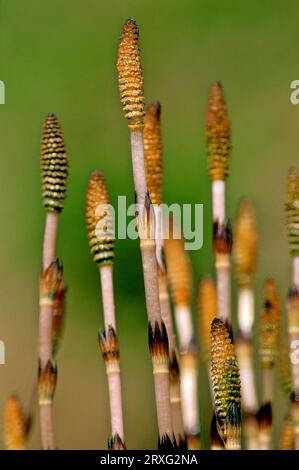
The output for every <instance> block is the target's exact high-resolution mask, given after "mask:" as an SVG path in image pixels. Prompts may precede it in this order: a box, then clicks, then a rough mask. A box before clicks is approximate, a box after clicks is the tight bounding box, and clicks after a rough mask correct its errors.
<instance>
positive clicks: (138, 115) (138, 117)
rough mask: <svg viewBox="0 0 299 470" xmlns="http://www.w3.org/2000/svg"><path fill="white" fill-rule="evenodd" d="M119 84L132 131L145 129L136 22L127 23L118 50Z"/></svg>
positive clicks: (125, 112) (124, 110) (131, 20)
mask: <svg viewBox="0 0 299 470" xmlns="http://www.w3.org/2000/svg"><path fill="white" fill-rule="evenodd" d="M116 68H117V72H118V84H119V93H120V99H121V103H122V106H123V112H124V116H125V118H127V119H128V121H129V124H128V126H129V128H130V129H138V128H140V127H143V125H144V123H143V118H144V103H145V100H144V96H143V74H142V66H141V55H140V47H139V30H138V26H137V24H136V21H135V20H133V19H129V20H127V21H126V22H125V25H124V28H123V34H122V37H121V40H120V44H119V48H118V61H117V66H116Z"/></svg>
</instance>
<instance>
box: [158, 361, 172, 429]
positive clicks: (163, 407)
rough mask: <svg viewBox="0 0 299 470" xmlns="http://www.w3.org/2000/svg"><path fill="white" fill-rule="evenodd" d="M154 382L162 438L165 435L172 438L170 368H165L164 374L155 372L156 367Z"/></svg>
mask: <svg viewBox="0 0 299 470" xmlns="http://www.w3.org/2000/svg"><path fill="white" fill-rule="evenodd" d="M154 382H155V394H156V406H157V419H158V429H159V435H160V437H162V436H163V434H168V435H169V436H170V437H171V436H172V420H171V407H170V399H169V397H170V387H169V372H168V367H165V371H164V372H162V371H161V372H155V367H154Z"/></svg>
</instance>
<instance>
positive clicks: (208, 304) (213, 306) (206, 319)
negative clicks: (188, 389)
mask: <svg viewBox="0 0 299 470" xmlns="http://www.w3.org/2000/svg"><path fill="white" fill-rule="evenodd" d="M216 314H217V293H216V287H215V284H214V282H213V281H212V279H211V278H210V277H208V276H206V277H204V278H202V280H201V281H200V284H199V291H198V316H199V325H200V340H201V341H200V342H201V351H202V354H203V359H204V360H205V361H206V362H209V361H210V356H211V324H212V321H213V319H214V318H215V316H216Z"/></svg>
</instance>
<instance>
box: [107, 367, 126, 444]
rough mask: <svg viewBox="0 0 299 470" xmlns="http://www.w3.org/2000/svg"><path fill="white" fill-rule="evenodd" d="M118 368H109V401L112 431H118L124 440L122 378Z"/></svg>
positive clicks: (113, 432)
mask: <svg viewBox="0 0 299 470" xmlns="http://www.w3.org/2000/svg"><path fill="white" fill-rule="evenodd" d="M116 369H118V370H114V371H113V372H109V368H107V375H108V388H109V401H110V416H111V431H112V435H114V434H116V433H117V434H118V435H119V436H120V438H121V440H122V441H123V442H124V425H123V413H122V396H121V380H120V371H119V368H118V367H117V368H116Z"/></svg>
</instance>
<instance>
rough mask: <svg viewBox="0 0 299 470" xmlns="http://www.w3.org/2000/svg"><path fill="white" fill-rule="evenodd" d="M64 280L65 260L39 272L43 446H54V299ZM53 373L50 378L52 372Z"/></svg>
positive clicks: (40, 407) (51, 448) (40, 405)
mask: <svg viewBox="0 0 299 470" xmlns="http://www.w3.org/2000/svg"><path fill="white" fill-rule="evenodd" d="M61 282H62V263H61V262H60V260H59V259H57V260H55V261H53V262H52V263H51V264H50V265H49V267H48V268H46V269H45V270H44V271H43V272H42V273H41V276H40V295H39V299H40V301H39V302H40V304H39V307H40V317H39V371H38V401H39V411H40V429H41V439H42V446H43V449H44V450H53V449H54V448H55V446H54V429H53V398H54V393H55V387H56V378H57V366H56V362H55V361H54V359H53V312H54V305H55V299H56V296H57V293H58V290H59V286H60V284H61ZM50 375H51V377H54V378H55V380H54V378H53V380H52V379H51V380H50V382H49V376H50Z"/></svg>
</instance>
